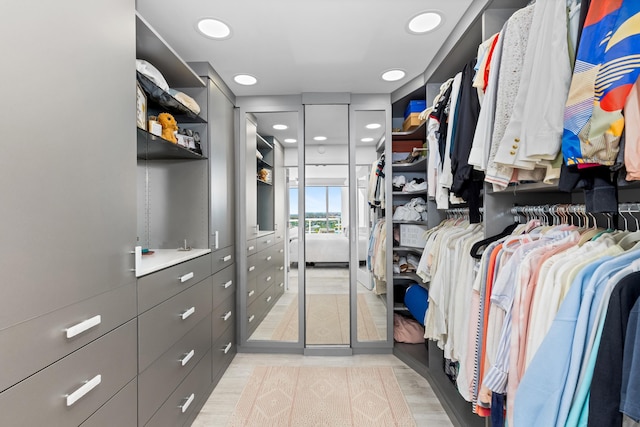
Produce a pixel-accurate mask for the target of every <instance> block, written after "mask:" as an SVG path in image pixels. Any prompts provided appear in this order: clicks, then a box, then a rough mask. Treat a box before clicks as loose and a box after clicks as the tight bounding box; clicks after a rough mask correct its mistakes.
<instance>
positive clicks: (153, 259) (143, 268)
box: [136, 249, 211, 277]
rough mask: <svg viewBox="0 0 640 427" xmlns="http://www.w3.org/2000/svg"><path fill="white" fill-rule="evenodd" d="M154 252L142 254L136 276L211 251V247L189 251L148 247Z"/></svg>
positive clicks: (153, 271)
mask: <svg viewBox="0 0 640 427" xmlns="http://www.w3.org/2000/svg"><path fill="white" fill-rule="evenodd" d="M150 250H151V251H153V252H154V253H153V254H151V255H143V256H142V262H141V263H140V268H138V269H136V277H142V276H145V275H147V274H151V273H155V272H156V271H159V270H162V269H164V268H167V267H171V266H174V265H176V264H180V263H181V262H185V261H189V260H190V259H194V258H198V257H200V256H202V255H206V254H208V253H211V249H191V250H190V251H179V250H177V249H150Z"/></svg>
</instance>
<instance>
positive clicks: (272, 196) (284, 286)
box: [246, 112, 298, 342]
mask: <svg viewBox="0 0 640 427" xmlns="http://www.w3.org/2000/svg"><path fill="white" fill-rule="evenodd" d="M246 123H247V145H248V147H247V155H246V159H247V187H249V186H252V187H253V185H254V184H253V183H255V187H254V189H255V190H254V191H247V198H248V199H247V207H248V210H249V208H250V207H251V214H249V212H248V213H247V216H248V227H249V229H248V230H249V231H253V232H254V233H255V235H256V238H255V244H254V243H252V242H253V240H252V239H251V237H253V236H252V235H251V234H248V236H249V238H250V242H249V243H248V249H249V251H250V254H249V256H248V266H249V267H248V269H249V270H251V271H249V272H248V273H247V293H248V295H249V296H248V301H247V316H248V321H249V325H248V326H249V340H262V341H285V342H297V341H298V274H297V270H296V269H294V270H291V269H289V268H288V266H289V264H290V262H289V257H290V254H291V242H292V241H293V240H295V239H294V238H297V232H296V231H295V227H296V226H297V224H295V225H293V224H292V222H291V217H292V212H294V211H295V212H297V209H298V200H297V194H293V196H292V192H291V189H292V188H294V189H296V191H297V176H298V173H297V166H298V146H297V138H298V113H296V112H278V113H251V114H248V115H247V118H246ZM254 144H255V145H254ZM254 156H255V157H254ZM254 215H255V216H254ZM252 216H254V217H253V218H255V221H257V222H252V221H253V218H252ZM256 223H257V228H256V229H255V230H254V229H253V228H251V227H252V226H253V224H256ZM261 237H262V239H261ZM261 242H270V243H271V246H269V247H267V248H266V249H263V248H262V247H261V245H262V243H261ZM252 247H253V249H252ZM251 251H255V253H251ZM252 267H253V269H252ZM254 272H255V273H254ZM252 291H253V293H252Z"/></svg>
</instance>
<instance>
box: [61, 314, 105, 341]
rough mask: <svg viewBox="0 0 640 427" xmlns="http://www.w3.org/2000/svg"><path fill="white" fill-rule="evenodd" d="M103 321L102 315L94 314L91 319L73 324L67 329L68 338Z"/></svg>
mask: <svg viewBox="0 0 640 427" xmlns="http://www.w3.org/2000/svg"><path fill="white" fill-rule="evenodd" d="M100 322H102V316H100V315H99V314H98V315H97V316H93V317H92V318H91V319H87V320H85V321H84V322H80V323H78V324H77V325H73V326H72V327H70V328H67V329H65V332H66V333H67V338H73V337H75V336H76V335H78V334H81V333H83V332H84V331H86V330H87V329H91V328H93V327H94V326H98V325H99V324H100Z"/></svg>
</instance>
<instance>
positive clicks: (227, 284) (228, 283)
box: [222, 280, 233, 289]
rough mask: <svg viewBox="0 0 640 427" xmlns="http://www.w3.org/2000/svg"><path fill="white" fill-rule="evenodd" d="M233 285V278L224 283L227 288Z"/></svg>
mask: <svg viewBox="0 0 640 427" xmlns="http://www.w3.org/2000/svg"><path fill="white" fill-rule="evenodd" d="M231 285H233V280H229V281H228V282H227V283H225V284H224V285H222V287H223V288H225V289H227V288H228V287H229V286H231Z"/></svg>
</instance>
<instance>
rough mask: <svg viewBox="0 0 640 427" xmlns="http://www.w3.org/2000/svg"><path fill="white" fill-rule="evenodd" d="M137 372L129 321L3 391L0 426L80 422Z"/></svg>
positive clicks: (133, 326)
mask: <svg viewBox="0 0 640 427" xmlns="http://www.w3.org/2000/svg"><path fill="white" fill-rule="evenodd" d="M135 376H136V321H135V320H131V321H129V322H128V323H125V324H124V325H122V326H120V327H119V328H117V329H115V330H114V331H111V332H109V333H108V334H106V335H104V336H103V337H101V338H99V339H97V340H96V341H93V342H92V343H90V344H87V345H86V346H85V347H83V348H81V349H80V350H77V351H75V352H73V353H71V354H70V355H68V356H67V357H65V358H63V359H61V360H59V361H58V362H56V363H54V364H53V365H51V366H49V367H47V368H45V369H43V370H42V371H40V372H38V373H36V374H34V375H32V376H31V377H29V378H27V379H25V380H24V381H22V382H20V383H18V384H17V385H15V386H13V387H11V388H10V389H8V390H6V391H4V392H3V393H1V394H0V425H2V426H77V425H79V424H80V423H82V422H83V421H84V420H86V419H87V418H88V417H89V416H90V415H91V414H93V413H94V412H95V411H96V410H98V409H99V408H100V407H101V406H102V405H103V404H104V403H105V402H106V401H107V400H109V399H110V398H111V397H112V396H113V395H115V394H116V392H118V390H120V389H121V388H123V387H124V386H125V385H126V384H127V383H128V382H129V381H131V380H132V379H133V378H134V377H135Z"/></svg>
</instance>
